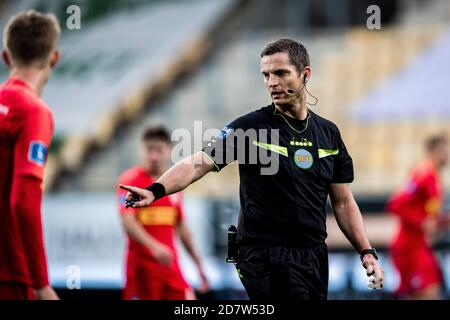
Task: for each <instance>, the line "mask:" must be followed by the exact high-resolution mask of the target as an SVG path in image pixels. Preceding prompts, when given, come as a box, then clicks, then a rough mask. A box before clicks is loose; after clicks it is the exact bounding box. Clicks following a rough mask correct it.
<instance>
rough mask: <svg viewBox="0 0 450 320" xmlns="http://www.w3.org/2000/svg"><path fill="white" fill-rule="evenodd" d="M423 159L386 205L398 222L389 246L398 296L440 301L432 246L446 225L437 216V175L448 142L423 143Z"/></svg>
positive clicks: (438, 273)
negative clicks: (395, 271) (397, 275)
mask: <svg viewBox="0 0 450 320" xmlns="http://www.w3.org/2000/svg"><path fill="white" fill-rule="evenodd" d="M426 152H427V155H426V158H425V159H424V160H423V161H422V162H420V163H419V164H418V165H417V166H416V167H415V168H414V169H413V170H412V172H411V176H410V179H409V181H408V183H407V184H406V186H404V187H403V188H402V189H401V190H399V191H398V192H396V193H395V194H394V195H393V196H392V197H391V199H390V200H389V202H388V205H387V210H388V211H390V212H392V213H394V214H395V215H397V216H398V217H399V218H400V228H399V231H398V233H397V236H396V237H395V238H394V241H393V243H392V245H391V254H392V259H393V262H394V265H395V267H396V268H397V270H398V271H399V273H400V278H401V282H400V286H399V288H398V289H397V295H398V296H399V297H400V298H407V299H439V298H440V297H441V286H442V282H443V278H442V273H441V269H440V267H439V264H438V260H437V258H436V257H435V255H434V254H433V251H432V243H433V241H434V240H435V239H436V238H437V236H438V235H439V233H440V232H441V231H442V230H443V229H444V228H445V227H446V226H447V225H448V218H447V217H446V216H443V215H440V213H441V210H442V203H443V190H442V185H441V182H440V172H441V170H442V169H443V168H444V167H445V166H446V165H447V163H448V155H449V146H448V139H447V137H446V136H444V135H436V136H432V137H430V138H429V139H428V140H427V142H426Z"/></svg>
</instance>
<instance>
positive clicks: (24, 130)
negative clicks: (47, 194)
mask: <svg viewBox="0 0 450 320" xmlns="http://www.w3.org/2000/svg"><path fill="white" fill-rule="evenodd" d="M18 126H19V131H18V132H17V136H16V139H15V146H14V171H13V179H12V180H13V182H12V189H11V207H12V210H13V214H14V215H15V216H16V218H17V222H18V225H19V230H20V237H21V241H22V243H23V248H24V251H25V252H24V253H25V256H26V259H27V263H28V270H29V273H30V275H31V277H32V285H33V288H35V289H40V288H42V287H44V286H46V285H48V284H49V282H48V273H47V261H46V256H45V247H44V237H43V232H42V216H41V202H42V179H43V173H44V165H45V161H46V158H47V150H48V146H49V144H50V140H51V136H52V130H53V123H52V119H51V114H49V113H47V112H45V110H40V109H39V110H38V112H35V113H33V112H30V113H27V114H25V115H24V118H23V120H22V122H21V123H19V124H18Z"/></svg>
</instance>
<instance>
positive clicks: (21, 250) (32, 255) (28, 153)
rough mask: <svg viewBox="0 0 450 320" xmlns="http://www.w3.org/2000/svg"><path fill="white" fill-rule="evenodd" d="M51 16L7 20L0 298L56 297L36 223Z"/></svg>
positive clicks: (0, 98) (46, 135) (0, 111)
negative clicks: (7, 72)
mask: <svg viewBox="0 0 450 320" xmlns="http://www.w3.org/2000/svg"><path fill="white" fill-rule="evenodd" d="M59 35H60V28H59V24H58V21H57V19H56V17H55V16H54V15H49V14H42V13H38V12H36V11H27V12H22V13H19V14H17V15H15V16H14V17H12V18H11V19H10V20H9V22H8V23H7V25H6V27H5V30H4V35H3V47H4V51H3V59H4V61H5V63H6V65H7V66H8V68H9V69H10V76H9V78H8V79H7V80H6V81H5V82H4V83H3V84H1V85H0V145H1V148H0V168H1V170H0V202H1V206H0V235H1V238H0V299H8V300H9V299H11V300H22V299H35V298H36V299H57V298H58V297H57V295H56V293H55V292H54V291H53V289H52V288H51V287H50V285H49V280H48V273H47V262H46V256H45V248H44V240H43V233H42V222H41V200H42V180H43V172H44V165H45V161H46V156H47V152H48V148H49V145H50V140H51V138H52V134H53V116H52V112H51V111H50V109H49V107H48V106H47V105H46V104H45V102H44V101H42V100H41V98H40V96H41V93H42V91H43V89H44V86H45V84H46V83H47V80H48V78H49V76H50V73H51V71H52V69H53V67H54V66H55V65H56V63H57V62H58V60H59V52H58V51H57V49H56V48H57V44H58V40H59Z"/></svg>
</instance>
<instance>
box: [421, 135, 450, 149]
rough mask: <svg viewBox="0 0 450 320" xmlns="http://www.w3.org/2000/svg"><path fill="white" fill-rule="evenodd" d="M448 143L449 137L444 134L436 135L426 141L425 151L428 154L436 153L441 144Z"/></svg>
mask: <svg viewBox="0 0 450 320" xmlns="http://www.w3.org/2000/svg"><path fill="white" fill-rule="evenodd" d="M445 143H448V138H447V135H446V134H444V133H440V134H435V135H432V136H430V137H428V138H427V140H426V141H425V149H426V150H427V152H432V151H434V150H435V149H436V148H437V147H438V146H439V145H440V144H445Z"/></svg>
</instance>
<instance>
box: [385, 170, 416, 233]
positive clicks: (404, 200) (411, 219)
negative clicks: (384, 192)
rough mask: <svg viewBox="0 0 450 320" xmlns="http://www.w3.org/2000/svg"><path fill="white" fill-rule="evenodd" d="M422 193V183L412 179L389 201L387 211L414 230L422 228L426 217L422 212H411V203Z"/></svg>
mask: <svg viewBox="0 0 450 320" xmlns="http://www.w3.org/2000/svg"><path fill="white" fill-rule="evenodd" d="M419 192H421V181H419V180H417V179H415V178H412V179H411V180H410V181H409V182H408V183H407V185H406V186H405V187H404V188H403V189H402V190H400V191H398V192H396V193H395V194H394V195H393V196H392V197H391V198H390V199H389V200H388V203H387V206H386V210H387V211H389V212H392V213H393V214H395V215H397V216H398V217H399V218H400V220H401V222H402V223H404V224H406V225H409V226H410V227H412V228H420V226H421V224H422V222H423V220H424V218H425V216H424V214H423V213H421V212H420V210H411V203H412V202H413V201H414V198H415V197H416V196H417V194H418V193H419Z"/></svg>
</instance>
